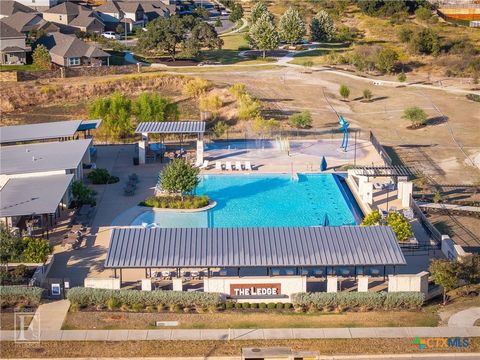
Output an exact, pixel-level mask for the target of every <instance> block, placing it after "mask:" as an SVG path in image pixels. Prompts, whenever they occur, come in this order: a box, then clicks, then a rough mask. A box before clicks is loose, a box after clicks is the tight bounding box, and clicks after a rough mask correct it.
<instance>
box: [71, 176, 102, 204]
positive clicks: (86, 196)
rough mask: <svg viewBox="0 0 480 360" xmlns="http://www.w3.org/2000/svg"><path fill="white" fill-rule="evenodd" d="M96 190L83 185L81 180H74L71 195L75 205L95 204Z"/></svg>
mask: <svg viewBox="0 0 480 360" xmlns="http://www.w3.org/2000/svg"><path fill="white" fill-rule="evenodd" d="M95 195H96V192H95V191H94V190H92V189H90V188H88V187H87V186H86V185H84V184H83V183H82V182H81V181H74V182H73V184H72V196H73V199H74V201H75V203H76V205H77V206H81V205H85V204H88V205H93V206H95V204H96V200H95Z"/></svg>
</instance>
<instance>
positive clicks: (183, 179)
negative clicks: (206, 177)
mask: <svg viewBox="0 0 480 360" xmlns="http://www.w3.org/2000/svg"><path fill="white" fill-rule="evenodd" d="M199 173H200V170H199V169H198V168H196V167H194V166H192V165H191V164H189V163H187V162H186V161H185V160H183V159H173V160H172V161H171V162H170V163H169V164H168V165H167V166H165V168H164V169H163V170H162V171H161V172H160V186H161V187H162V189H163V190H165V191H167V192H169V193H177V194H180V196H181V198H182V201H183V199H184V195H185V193H189V192H192V191H193V190H194V189H195V187H196V186H197V185H198V183H199V182H200V180H199V178H198V174H199Z"/></svg>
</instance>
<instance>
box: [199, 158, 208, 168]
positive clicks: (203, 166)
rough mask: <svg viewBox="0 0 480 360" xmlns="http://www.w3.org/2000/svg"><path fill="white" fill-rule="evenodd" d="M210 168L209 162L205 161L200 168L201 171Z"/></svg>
mask: <svg viewBox="0 0 480 360" xmlns="http://www.w3.org/2000/svg"><path fill="white" fill-rule="evenodd" d="M207 167H208V160H205V161H204V162H203V164H202V165H201V166H200V169H206V168H207Z"/></svg>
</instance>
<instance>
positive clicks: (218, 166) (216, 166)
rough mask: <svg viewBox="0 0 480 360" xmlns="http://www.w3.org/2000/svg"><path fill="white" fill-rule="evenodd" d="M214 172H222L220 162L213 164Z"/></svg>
mask: <svg viewBox="0 0 480 360" xmlns="http://www.w3.org/2000/svg"><path fill="white" fill-rule="evenodd" d="M215 170H222V163H221V162H220V161H217V162H216V163H215Z"/></svg>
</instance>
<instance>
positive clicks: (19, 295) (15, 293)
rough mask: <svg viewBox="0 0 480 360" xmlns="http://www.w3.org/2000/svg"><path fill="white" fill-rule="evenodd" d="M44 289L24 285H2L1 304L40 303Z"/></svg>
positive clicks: (3, 305) (30, 304)
mask: <svg viewBox="0 0 480 360" xmlns="http://www.w3.org/2000/svg"><path fill="white" fill-rule="evenodd" d="M42 293H43V289H41V288H38V287H24V286H0V305H1V306H2V307H6V306H18V305H25V306H37V305H38V304H40V299H41V298H42Z"/></svg>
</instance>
